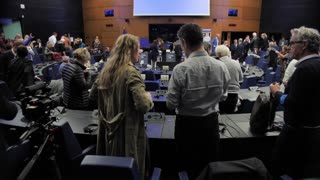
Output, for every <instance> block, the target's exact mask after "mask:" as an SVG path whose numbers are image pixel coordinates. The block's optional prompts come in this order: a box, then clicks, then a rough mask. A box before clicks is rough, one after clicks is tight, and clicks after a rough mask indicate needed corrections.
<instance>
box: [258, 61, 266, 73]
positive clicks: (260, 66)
mask: <svg viewBox="0 0 320 180" xmlns="http://www.w3.org/2000/svg"><path fill="white" fill-rule="evenodd" d="M257 66H258V67H259V68H261V69H262V70H263V71H264V72H266V71H267V67H268V64H267V61H266V60H265V59H264V58H260V59H259V61H258V64H257Z"/></svg>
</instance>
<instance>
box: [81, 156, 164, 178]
mask: <svg viewBox="0 0 320 180" xmlns="http://www.w3.org/2000/svg"><path fill="white" fill-rule="evenodd" d="M80 169H81V179H83V180H87V179H90V180H103V179H108V180H119V179H126V180H140V179H141V175H140V173H139V171H138V168H137V165H136V162H135V160H134V159H133V158H132V157H116V156H98V155H88V156H86V157H85V158H84V159H83V161H82V162H81V165H80ZM160 175H161V169H159V168H155V169H154V170H153V173H152V176H151V180H158V179H159V178H160Z"/></svg>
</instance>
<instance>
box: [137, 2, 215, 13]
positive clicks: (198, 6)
mask: <svg viewBox="0 0 320 180" xmlns="http://www.w3.org/2000/svg"><path fill="white" fill-rule="evenodd" d="M133 16H210V0H197V1H194V0H174V1H172V0H161V1H153V0H151V1H150V0H133Z"/></svg>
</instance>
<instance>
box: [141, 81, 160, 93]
mask: <svg viewBox="0 0 320 180" xmlns="http://www.w3.org/2000/svg"><path fill="white" fill-rule="evenodd" d="M144 83H145V85H146V91H156V90H157V89H160V82H159V81H147V80H146V81H144Z"/></svg>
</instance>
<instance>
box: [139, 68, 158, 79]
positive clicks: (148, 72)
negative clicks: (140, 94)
mask: <svg viewBox="0 0 320 180" xmlns="http://www.w3.org/2000/svg"><path fill="white" fill-rule="evenodd" d="M141 74H145V75H146V79H145V80H148V81H154V80H156V76H155V74H154V72H153V71H152V70H144V71H142V72H141Z"/></svg>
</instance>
